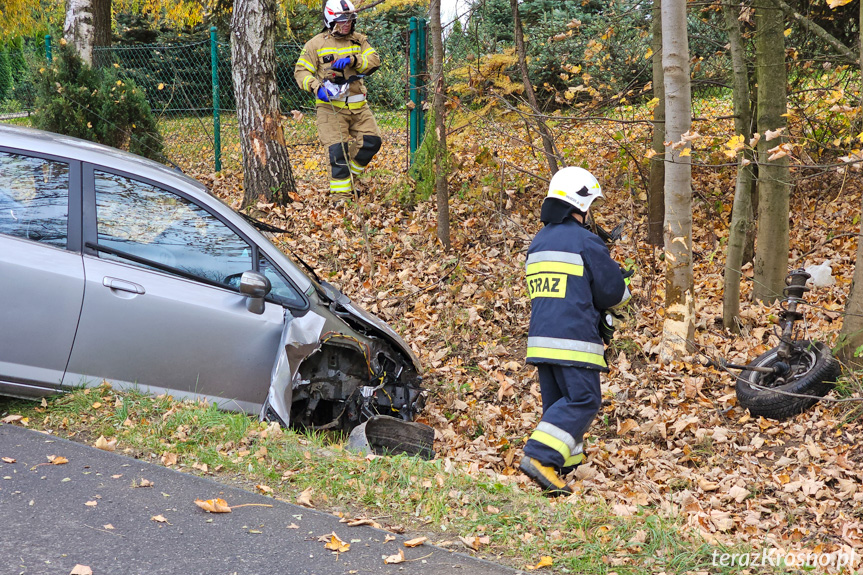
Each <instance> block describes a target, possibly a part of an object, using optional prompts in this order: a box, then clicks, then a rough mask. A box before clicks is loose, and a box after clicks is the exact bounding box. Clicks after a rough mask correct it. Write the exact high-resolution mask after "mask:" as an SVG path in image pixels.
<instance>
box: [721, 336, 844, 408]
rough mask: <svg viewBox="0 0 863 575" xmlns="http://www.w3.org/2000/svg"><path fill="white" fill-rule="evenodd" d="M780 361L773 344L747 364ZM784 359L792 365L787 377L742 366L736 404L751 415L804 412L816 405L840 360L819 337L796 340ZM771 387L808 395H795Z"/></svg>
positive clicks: (835, 374) (832, 380)
mask: <svg viewBox="0 0 863 575" xmlns="http://www.w3.org/2000/svg"><path fill="white" fill-rule="evenodd" d="M780 361H781V358H780V357H779V348H778V347H775V348H773V349H771V350H769V351H767V352H765V353H763V354H761V355H759V356H758V357H757V358H755V360H754V361H752V362H751V363H749V364H748V365H749V366H753V367H773V366H775V365H777V364H778V363H780ZM786 363H788V364H789V366H790V369H791V373H790V375H789V376H786V377H776V375H775V374H770V373H763V372H760V371H753V370H743V372H741V374H740V375H739V376H738V378H737V385H736V392H737V402H738V404H739V405H740V406H741V407H744V408H746V409H749V413H751V414H752V415H753V416H763V417H767V418H770V419H775V420H778V421H783V420H786V419H788V418H790V417H793V416H795V415H797V414H799V413H803V412H804V411H806V410H807V409H809V408H810V407H812V406H813V405H815V403H817V402H818V399H819V398H821V397H824V396H825V395H827V393H828V392H829V391H830V390H831V389H833V384H834V383H835V381H836V378H837V377H838V376H839V373H840V366H839V362H838V361H837V360H836V358H834V357H833V354H832V353H831V352H830V350H829V349H828V348H827V346H825V345H824V344H823V343H821V342H820V341H815V342H810V341H805V340H801V341H798V342H796V343H795V345H794V347H793V349H792V350H791V355H790V357H789V360H788V361H787V362H786ZM756 386H757V387H756ZM772 390H776V391H779V392H787V393H794V394H799V395H806V396H809V397H796V396H793V395H786V394H785V393H776V391H772Z"/></svg>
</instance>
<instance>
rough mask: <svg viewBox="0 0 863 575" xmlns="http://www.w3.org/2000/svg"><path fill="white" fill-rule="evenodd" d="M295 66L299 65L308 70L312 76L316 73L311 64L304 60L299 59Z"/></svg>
mask: <svg viewBox="0 0 863 575" xmlns="http://www.w3.org/2000/svg"><path fill="white" fill-rule="evenodd" d="M297 64H300V65H301V66H302V67H303V68H305V69H306V70H308V71H309V72H311V73H312V74H314V73H315V72H316V71H317V69H316V68H315V67H314V66H313V65H312V63H311V62H309V61H308V60H306V59H305V58H300V59H299V60H297Z"/></svg>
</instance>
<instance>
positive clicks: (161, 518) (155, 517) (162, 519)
mask: <svg viewBox="0 0 863 575" xmlns="http://www.w3.org/2000/svg"><path fill="white" fill-rule="evenodd" d="M150 521H155V522H156V523H168V520H167V519H165V517H164V516H162V515H153V516H152V517H150ZM168 525H170V523H168Z"/></svg>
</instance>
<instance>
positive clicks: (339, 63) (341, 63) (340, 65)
mask: <svg viewBox="0 0 863 575" xmlns="http://www.w3.org/2000/svg"><path fill="white" fill-rule="evenodd" d="M353 63H354V57H353V56H345V57H344V58H339V59H338V60H336V61H335V62H333V70H344V69H345V68H347V67H348V66H353Z"/></svg>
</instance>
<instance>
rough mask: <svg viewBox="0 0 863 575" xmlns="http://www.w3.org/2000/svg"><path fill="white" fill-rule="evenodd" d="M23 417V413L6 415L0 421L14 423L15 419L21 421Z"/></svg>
mask: <svg viewBox="0 0 863 575" xmlns="http://www.w3.org/2000/svg"><path fill="white" fill-rule="evenodd" d="M22 419H24V416H23V415H7V416H6V417H4V418H3V419H0V423H15V422H16V421H21V420H22Z"/></svg>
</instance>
